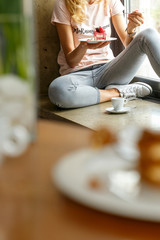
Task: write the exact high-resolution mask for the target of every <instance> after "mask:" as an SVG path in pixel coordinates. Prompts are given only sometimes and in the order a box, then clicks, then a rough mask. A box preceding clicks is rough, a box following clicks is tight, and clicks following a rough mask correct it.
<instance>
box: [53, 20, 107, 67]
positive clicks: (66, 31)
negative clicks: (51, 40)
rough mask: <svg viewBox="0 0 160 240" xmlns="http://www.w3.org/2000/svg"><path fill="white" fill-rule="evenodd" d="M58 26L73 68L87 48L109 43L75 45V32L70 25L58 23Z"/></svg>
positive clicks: (67, 58)
mask: <svg viewBox="0 0 160 240" xmlns="http://www.w3.org/2000/svg"><path fill="white" fill-rule="evenodd" d="M56 28H57V31H58V35H59V39H60V43H61V46H62V48H63V51H64V54H65V57H66V61H67V64H68V65H69V66H70V67H72V68H73V67H75V66H76V65H77V64H78V63H79V62H80V61H81V59H82V58H83V57H84V55H85V53H86V51H87V49H95V48H101V47H104V46H106V45H108V44H109V42H105V43H97V44H88V43H87V42H80V44H79V45H78V46H77V47H76V46H75V45H74V40H73V32H72V27H71V26H70V25H66V24H60V23H56Z"/></svg>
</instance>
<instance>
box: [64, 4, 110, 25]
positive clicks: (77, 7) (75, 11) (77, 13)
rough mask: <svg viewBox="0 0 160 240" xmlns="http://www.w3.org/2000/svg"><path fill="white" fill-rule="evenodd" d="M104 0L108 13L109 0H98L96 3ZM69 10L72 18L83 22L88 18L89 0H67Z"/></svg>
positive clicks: (105, 9)
mask: <svg viewBox="0 0 160 240" xmlns="http://www.w3.org/2000/svg"><path fill="white" fill-rule="evenodd" d="M101 1H104V6H105V7H104V11H105V12H106V13H107V6H108V2H109V0H96V1H95V3H96V4H98V3H100V2H101ZM65 2H66V6H67V9H68V11H69V12H70V14H71V16H72V19H73V20H74V21H75V22H77V23H82V22H85V21H86V20H87V14H86V10H87V5H88V0H65Z"/></svg>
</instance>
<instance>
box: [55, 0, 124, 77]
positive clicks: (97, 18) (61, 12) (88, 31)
mask: <svg viewBox="0 0 160 240" xmlns="http://www.w3.org/2000/svg"><path fill="white" fill-rule="evenodd" d="M104 9H105V8H104V0H102V1H101V2H100V3H99V4H91V5H89V4H88V5H87V18H88V20H87V21H86V22H84V23H81V24H79V23H76V22H74V21H73V19H72V18H71V15H70V13H69V11H68V9H67V7H66V4H65V0H56V2H55V5H54V10H53V14H52V19H51V23H52V24H54V23H55V22H57V23H61V24H66V25H71V26H72V29H73V38H74V43H75V46H76V47H77V46H78V45H79V39H81V38H88V37H89V36H91V35H92V36H93V32H94V30H95V28H96V27H99V26H101V27H103V28H104V29H105V31H106V33H107V36H108V37H109V36H110V34H111V26H110V17H111V16H114V15H116V14H118V13H121V12H122V11H123V10H124V6H123V5H122V3H121V1H120V0H109V4H108V8H107V11H105V10H104ZM113 58H114V56H113V53H112V50H111V48H110V46H109V45H108V46H106V47H103V48H99V49H88V50H87V51H86V54H85V55H84V57H83V58H82V60H81V61H80V63H79V64H78V65H77V66H76V67H74V68H71V67H70V66H69V65H68V64H67V62H66V59H65V55H64V52H63V49H62V47H61V49H60V52H59V54H58V64H59V65H60V74H61V75H65V74H67V73H70V72H73V71H77V70H81V69H83V68H86V67H89V66H92V65H95V64H101V63H106V62H107V61H110V60H112V59H113Z"/></svg>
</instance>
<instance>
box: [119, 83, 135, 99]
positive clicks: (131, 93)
mask: <svg viewBox="0 0 160 240" xmlns="http://www.w3.org/2000/svg"><path fill="white" fill-rule="evenodd" d="M121 96H122V97H124V98H126V99H130V100H132V99H136V98H137V86H130V87H127V88H125V89H123V90H122V91H121Z"/></svg>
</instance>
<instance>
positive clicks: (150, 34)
mask: <svg viewBox="0 0 160 240" xmlns="http://www.w3.org/2000/svg"><path fill="white" fill-rule="evenodd" d="M155 35H157V31H156V30H155V29H154V28H151V27H149V28H146V29H144V30H143V31H141V32H140V33H139V36H140V37H143V38H145V39H148V40H152V39H154V38H155Z"/></svg>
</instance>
